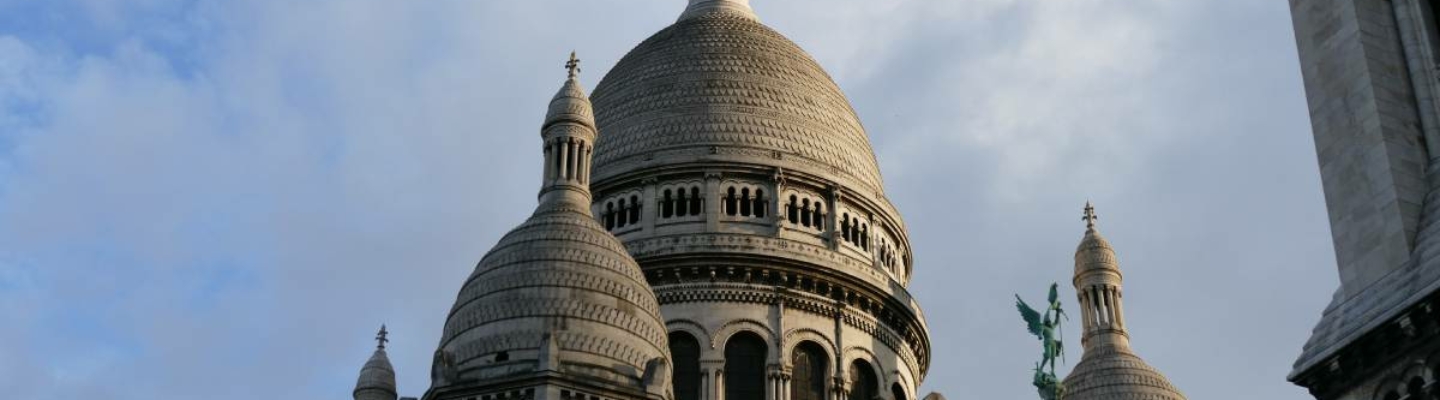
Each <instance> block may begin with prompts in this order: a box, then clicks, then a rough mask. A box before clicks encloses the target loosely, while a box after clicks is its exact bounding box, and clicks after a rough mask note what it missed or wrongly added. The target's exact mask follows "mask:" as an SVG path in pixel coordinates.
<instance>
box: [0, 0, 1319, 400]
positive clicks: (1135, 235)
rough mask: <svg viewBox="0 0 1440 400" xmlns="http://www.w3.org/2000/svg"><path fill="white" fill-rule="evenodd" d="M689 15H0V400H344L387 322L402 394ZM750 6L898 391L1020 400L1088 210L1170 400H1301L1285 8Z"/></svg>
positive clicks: (1312, 192) (292, 5) (364, 8)
mask: <svg viewBox="0 0 1440 400" xmlns="http://www.w3.org/2000/svg"><path fill="white" fill-rule="evenodd" d="M683 3H684V2H683V1H681V0H649V1H639V0H629V1H598V0H546V1H504V2H502V1H488V0H426V1H393V0H391V1H386V0H313V1H282V0H247V1H219V0H132V1H115V0H75V1H48V0H0V393H5V394H6V395H5V396H6V397H7V398H17V399H76V398H96V399H100V398H103V399H156V398H177V399H178V398H210V399H252V398H256V397H265V398H273V399H282V400H284V399H320V398H330V399H345V398H349V396H350V391H351V389H352V388H353V385H354V379H355V377H356V373H357V372H358V370H359V368H360V366H361V364H362V363H363V362H364V361H365V359H366V357H368V356H369V352H370V349H371V348H372V346H373V342H372V341H371V335H372V333H373V332H374V331H375V329H376V328H377V327H378V325H379V324H380V323H382V322H383V323H387V324H389V327H390V331H391V332H392V333H393V334H392V336H391V338H392V339H393V340H394V341H393V342H392V343H391V346H390V356H391V359H392V360H393V361H395V364H396V365H395V366H396V368H397V369H398V375H399V379H400V390H401V393H402V395H410V396H418V395H420V394H422V393H423V392H424V390H425V389H426V387H427V386H428V384H429V382H428V381H429V379H428V378H429V365H428V363H429V360H430V354H431V352H432V351H433V350H434V346H435V345H436V343H437V340H438V339H439V336H440V328H441V326H442V323H443V319H444V316H445V313H446V312H447V311H448V310H449V308H450V305H451V302H452V301H453V300H454V297H455V293H456V291H457V290H458V288H459V285H460V280H461V279H463V278H464V277H465V276H466V275H467V274H468V273H469V271H470V269H471V268H472V267H473V265H474V262H475V261H476V260H478V259H479V257H480V256H481V255H483V254H484V252H485V251H486V250H488V249H489V247H490V246H491V245H492V244H493V243H494V242H495V240H497V239H498V238H499V236H500V235H501V234H502V233H504V232H505V231H506V230H508V229H509V228H511V227H513V226H514V225H515V224H517V223H519V222H520V221H521V220H522V219H523V218H525V217H526V216H528V215H529V213H530V210H531V209H532V207H533V204H534V193H535V190H536V188H537V182H536V179H534V178H535V177H536V176H539V172H538V168H539V167H540V163H539V159H540V154H539V152H538V151H537V149H538V148H539V146H538V144H539V134H538V128H539V123H540V122H541V118H542V116H543V114H544V108H545V104H546V101H547V100H548V98H549V96H550V95H551V94H553V93H554V91H555V89H556V88H557V87H558V85H559V84H560V83H561V81H562V79H563V77H564V71H563V70H562V69H561V64H562V63H563V61H564V58H565V57H566V55H567V53H568V52H569V51H570V50H572V49H575V50H578V51H579V52H580V57H581V58H582V59H583V60H584V61H585V63H584V65H585V71H584V73H583V79H582V80H583V82H584V83H585V84H586V86H587V87H591V88H593V87H594V85H595V83H597V82H598V80H599V78H600V77H601V76H603V75H604V72H605V71H606V70H607V69H608V68H609V67H610V66H611V65H612V64H613V63H614V62H615V60H616V59H618V58H619V57H620V56H622V55H624V53H625V51H627V50H628V49H629V48H631V47H632V46H634V45H635V44H638V43H639V42H640V41H641V40H642V39H644V38H645V37H647V36H648V35H649V34H651V33H653V32H655V31H657V30H659V29H660V28H662V27H664V26H665V25H667V24H669V23H670V22H672V21H673V20H674V18H675V17H676V16H677V15H678V14H679V12H680V9H681V8H683ZM754 4H755V8H756V9H757V11H758V13H759V14H760V15H761V17H762V19H764V20H765V21H766V22H767V23H768V24H769V25H771V26H772V27H775V28H776V29H778V30H779V31H781V32H783V33H785V34H787V35H788V36H790V37H791V38H792V39H794V40H795V41H796V42H798V43H800V45H801V46H802V47H804V48H806V49H807V50H809V51H810V52H811V53H812V54H813V55H814V56H815V57H816V58H817V59H818V60H819V61H820V63H821V64H822V65H824V66H825V67H826V68H827V69H828V70H829V71H830V72H831V74H832V75H833V76H834V77H835V79H836V80H837V81H838V82H839V84H840V86H841V87H842V88H844V89H845V90H846V92H847V93H848V94H849V96H850V98H851V100H852V102H853V103H854V105H855V108H856V110H857V111H858V112H859V114H860V116H861V118H862V120H863V121H864V122H865V124H866V127H867V129H868V130H869V133H870V136H871V139H872V141H873V142H874V144H875V150H876V153H877V155H878V157H879V159H880V163H881V166H882V168H883V172H884V174H885V178H886V188H887V195H888V196H889V197H890V198H891V200H892V201H893V202H895V203H896V204H897V205H898V206H899V208H900V210H901V212H902V213H903V214H904V216H905V217H906V219H907V221H908V224H909V229H910V233H911V236H912V238H913V240H914V246H915V253H916V273H917V274H918V278H919V279H917V280H916V281H915V283H914V284H913V286H912V287H911V291H912V292H913V293H914V294H915V295H916V296H917V297H918V298H919V299H920V301H921V304H922V306H924V307H925V311H926V314H927V317H928V319H929V321H930V324H931V325H930V328H931V337H932V339H933V342H934V355H935V357H934V363H933V365H932V368H931V369H930V374H929V376H928V378H927V380H926V383H925V385H924V388H923V389H922V390H923V391H925V392H928V391H940V392H943V393H945V394H946V395H947V396H948V397H950V398H954V399H1025V398H1033V396H1034V391H1033V389H1032V388H1031V387H1030V386H1029V382H1030V375H1029V374H1030V367H1031V366H1032V364H1033V362H1034V361H1035V359H1036V358H1037V357H1038V355H1039V347H1038V344H1037V343H1035V342H1034V340H1033V338H1031V337H1029V336H1027V334H1026V333H1025V332H1024V328H1023V326H1022V324H1021V322H1020V319H1019V317H1018V316H1017V315H1016V313H1015V311H1014V309H1013V298H1012V297H1011V294H1012V293H1015V292H1019V293H1020V294H1022V295H1024V296H1029V297H1035V296H1040V295H1041V294H1042V291H1043V290H1044V288H1045V286H1046V285H1048V284H1049V283H1050V282H1056V281H1058V282H1061V283H1062V285H1063V286H1065V287H1066V288H1067V292H1066V296H1065V298H1066V299H1067V301H1069V303H1070V304H1071V306H1072V307H1073V304H1074V301H1073V298H1074V297H1073V296H1074V295H1073V291H1071V290H1069V288H1068V285H1069V279H1070V274H1071V271H1072V259H1071V257H1072V255H1073V251H1074V249H1075V245H1076V244H1077V243H1078V241H1079V239H1080V236H1081V234H1082V231H1083V224H1082V223H1081V221H1080V220H1079V217H1080V208H1081V206H1082V205H1083V204H1084V202H1085V201H1086V200H1087V199H1090V200H1093V201H1094V202H1095V204H1096V206H1097V207H1098V209H1099V213H1100V215H1101V218H1102V219H1101V220H1100V224H1101V229H1102V231H1103V232H1105V234H1106V235H1107V236H1108V237H1109V238H1110V239H1111V241H1112V243H1113V244H1114V245H1115V246H1116V247H1117V248H1118V252H1119V255H1120V258H1121V262H1122V268H1123V269H1124V271H1125V273H1126V282H1125V284H1126V301H1127V302H1126V312H1127V313H1128V314H1127V322H1128V323H1129V325H1130V327H1131V334H1132V337H1133V343H1134V345H1135V347H1136V349H1137V350H1138V352H1139V353H1140V354H1141V355H1142V356H1143V357H1145V358H1146V359H1147V360H1148V361H1149V362H1150V363H1151V364H1153V365H1154V366H1156V367H1158V368H1159V369H1160V370H1162V371H1164V372H1165V373H1166V374H1168V375H1169V376H1170V378H1171V379H1172V381H1174V383H1175V384H1176V385H1177V386H1179V387H1180V388H1181V389H1182V390H1183V391H1185V392H1186V394H1187V395H1189V397H1190V398H1193V399H1305V398H1308V396H1306V395H1305V393H1304V391H1303V390H1301V389H1299V388H1298V387H1295V386H1293V385H1291V384H1289V383H1287V382H1285V380H1284V378H1285V375H1286V373H1287V372H1288V371H1289V368H1290V365H1291V362H1292V361H1293V360H1294V357H1295V356H1297V355H1298V354H1299V351H1300V347H1301V345H1302V344H1303V342H1304V340H1305V339H1306V338H1307V337H1308V334H1309V331H1310V328H1311V327H1312V326H1313V324H1314V322H1316V321H1317V320H1318V318H1319V316H1320V312H1321V310H1322V309H1323V307H1324V306H1325V304H1326V302H1327V301H1328V300H1329V297H1330V295H1331V293H1332V292H1333V290H1334V288H1335V287H1336V285H1337V282H1336V278H1335V276H1336V274H1335V267H1334V256H1333V252H1332V250H1331V246H1330V240H1329V232H1328V225H1327V223H1326V217H1325V212H1324V200H1323V197H1322V193H1321V190H1320V186H1319V175H1318V171H1317V168H1316V163H1315V155H1314V146H1313V143H1312V141H1311V138H1310V128H1309V123H1308V119H1307V115H1306V107H1305V104H1304V97H1303V89H1302V87H1301V83H1300V73H1299V68H1298V65H1297V61H1296V55H1295V46H1294V39H1293V35H1292V31H1291V27H1290V18H1289V12H1288V9H1287V6H1286V3H1285V2H1277V1H1254V0H1152V1H1134V0H1066V1H1048V0H1047V1H1042V0H963V1H962V0H944V1H936V0H885V1H875V0H754ZM1066 333H1067V334H1068V335H1069V336H1070V337H1069V339H1070V340H1071V342H1072V343H1078V342H1079V341H1078V329H1070V330H1068V331H1067V332H1066ZM1071 348H1072V349H1075V350H1072V351H1071V353H1070V354H1069V365H1067V366H1066V367H1065V368H1066V369H1067V370H1068V368H1069V366H1073V365H1074V363H1075V362H1076V361H1077V360H1078V359H1079V357H1080V353H1079V351H1078V349H1079V346H1078V345H1072V347H1071Z"/></svg>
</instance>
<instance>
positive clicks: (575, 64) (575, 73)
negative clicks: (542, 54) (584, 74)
mask: <svg viewBox="0 0 1440 400" xmlns="http://www.w3.org/2000/svg"><path fill="white" fill-rule="evenodd" d="M565 69H566V70H569V71H570V79H575V78H576V77H579V76H580V59H579V58H576V57H575V52H574V51H571V52H570V61H566V62H565Z"/></svg>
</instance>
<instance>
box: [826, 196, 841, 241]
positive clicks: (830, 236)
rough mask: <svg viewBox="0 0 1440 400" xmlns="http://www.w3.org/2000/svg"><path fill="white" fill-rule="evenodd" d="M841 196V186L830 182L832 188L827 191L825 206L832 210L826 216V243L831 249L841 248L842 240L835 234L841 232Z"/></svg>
mask: <svg viewBox="0 0 1440 400" xmlns="http://www.w3.org/2000/svg"><path fill="white" fill-rule="evenodd" d="M840 197H841V194H840V187H839V186H838V185H835V184H833V183H832V184H830V188H829V190H827V191H826V196H825V207H826V208H828V209H829V212H830V214H829V215H827V216H826V217H825V241H826V245H827V246H829V247H830V250H837V249H839V248H840V240H839V239H838V238H836V237H835V235H836V234H837V233H839V232H840V228H839V227H840V215H839V214H840Z"/></svg>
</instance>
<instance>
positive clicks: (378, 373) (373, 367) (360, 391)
mask: <svg viewBox="0 0 1440 400" xmlns="http://www.w3.org/2000/svg"><path fill="white" fill-rule="evenodd" d="M389 334H390V332H388V331H386V330H385V325H380V332H379V333H377V334H375V341H376V342H378V343H379V344H378V345H377V346H375V353H374V354H371V355H370V360H369V361H366V362H365V366H364V367H361V368H360V379H359V380H357V381H356V382H355V391H354V392H353V393H352V394H353V395H354V397H355V400H395V397H396V396H398V394H397V392H396V390H395V367H392V366H391V365H390V357H389V356H387V355H386V354H385V342H388V341H389V340H390V339H387V338H386V336H387V335H389Z"/></svg>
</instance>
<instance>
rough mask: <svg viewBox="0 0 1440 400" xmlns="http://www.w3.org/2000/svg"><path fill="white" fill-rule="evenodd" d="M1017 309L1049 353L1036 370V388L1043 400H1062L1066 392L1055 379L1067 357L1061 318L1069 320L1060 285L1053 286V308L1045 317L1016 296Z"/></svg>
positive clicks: (1051, 294)
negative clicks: (1057, 367)
mask: <svg viewBox="0 0 1440 400" xmlns="http://www.w3.org/2000/svg"><path fill="white" fill-rule="evenodd" d="M1015 308H1018V309H1020V316H1021V317H1022V318H1024V319H1025V323H1026V324H1027V325H1028V328H1029V329H1030V333H1031V334H1033V335H1035V337H1036V338H1039V339H1040V342H1041V344H1042V345H1043V346H1044V351H1045V353H1044V354H1043V355H1042V358H1041V359H1040V363H1039V364H1037V365H1036V366H1035V382H1034V384H1035V388H1036V389H1039V390H1040V398H1042V399H1045V400H1054V399H1056V398H1059V397H1060V394H1061V392H1062V391H1063V390H1064V389H1063V388H1062V387H1061V385H1060V381H1059V379H1057V378H1056V377H1055V359H1056V358H1063V357H1065V345H1064V343H1062V342H1061V341H1060V336H1061V335H1060V318H1061V317H1065V318H1066V319H1069V316H1066V315H1065V310H1064V309H1062V308H1060V293H1059V284H1054V283H1052V284H1050V304H1049V306H1048V307H1046V308H1045V313H1044V314H1041V313H1040V312H1039V311H1035V309H1033V308H1030V305H1029V304H1025V300H1022V299H1021V298H1020V295H1018V294H1017V295H1015ZM1047 366H1048V367H1050V368H1049V370H1048V371H1046V369H1045V367H1047Z"/></svg>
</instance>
